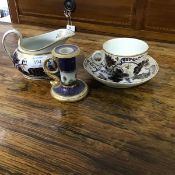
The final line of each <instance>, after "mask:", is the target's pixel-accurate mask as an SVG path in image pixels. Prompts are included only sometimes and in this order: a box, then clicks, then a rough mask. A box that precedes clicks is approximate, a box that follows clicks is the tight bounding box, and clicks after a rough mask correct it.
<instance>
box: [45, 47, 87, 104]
mask: <svg viewBox="0 0 175 175" xmlns="http://www.w3.org/2000/svg"><path fill="white" fill-rule="evenodd" d="M79 53H80V49H79V48H78V47H77V46H75V45H71V44H64V45H61V46H58V47H56V48H54V49H53V51H52V55H53V57H52V58H49V59H46V60H45V62H44V71H45V72H46V74H48V76H49V77H51V78H52V79H53V81H51V84H52V88H51V95H52V96H53V97H54V98H56V99H57V100H59V101H64V102H74V101H78V100H81V99H82V98H84V97H85V96H86V95H87V92H88V86H87V85H86V83H85V82H83V81H82V80H79V79H77V78H76V57H77V56H78V55H79ZM50 61H53V62H55V64H57V68H56V69H55V70H50V67H49V63H50ZM59 70H60V75H59Z"/></svg>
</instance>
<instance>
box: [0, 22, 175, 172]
mask: <svg viewBox="0 0 175 175" xmlns="http://www.w3.org/2000/svg"><path fill="white" fill-rule="evenodd" d="M13 27H15V28H17V29H18V30H19V31H21V32H22V34H23V35H24V36H26V37H29V36H33V35H38V34H41V33H45V32H47V31H51V30H52V29H48V28H42V27H33V26H29V25H14V26H13ZM11 28H12V26H11V25H7V24H2V23H1V24H0V40H1V39H2V36H3V33H4V32H5V31H7V30H8V29H11ZM109 38H111V37H108V36H99V35H92V34H83V33H77V35H76V36H75V37H74V38H71V39H70V40H69V43H73V44H77V45H78V46H80V48H81V50H82V55H81V57H80V59H79V62H78V69H79V70H78V73H79V74H78V77H79V78H81V79H83V80H84V81H86V82H87V84H88V85H89V89H90V91H89V94H88V96H87V98H85V99H84V100H82V101H80V102H76V103H61V102H59V101H56V100H55V99H53V98H52V97H51V95H50V92H49V91H50V87H51V86H50V84H49V81H31V80H27V79H25V78H23V76H22V74H21V73H20V72H18V70H16V69H15V68H14V67H13V64H12V63H11V61H10V60H9V59H8V57H7V55H6V54H5V53H4V51H3V48H2V46H1V47H0V174H1V175H174V174H175V55H174V54H175V52H174V51H175V45H173V44H166V43H157V42H148V43H149V45H150V52H149V54H150V55H151V56H153V57H154V58H155V59H156V60H157V62H158V63H159V66H160V70H159V73H158V74H157V76H156V77H155V78H153V79H152V80H150V81H149V82H147V83H145V84H143V85H141V86H138V87H134V88H130V89H113V88H110V87H106V86H104V85H102V84H100V83H99V82H97V81H96V80H94V79H93V78H92V77H91V76H90V75H89V74H88V73H87V72H86V71H85V70H84V69H83V67H82V62H83V59H84V57H86V56H88V55H90V54H91V53H92V52H93V51H94V50H97V49H101V48H102V43H103V42H104V41H105V40H107V39H109ZM15 41H16V38H15V37H14V36H13V35H12V36H11V37H10V38H9V42H10V44H11V47H12V48H15V47H16V42H15Z"/></svg>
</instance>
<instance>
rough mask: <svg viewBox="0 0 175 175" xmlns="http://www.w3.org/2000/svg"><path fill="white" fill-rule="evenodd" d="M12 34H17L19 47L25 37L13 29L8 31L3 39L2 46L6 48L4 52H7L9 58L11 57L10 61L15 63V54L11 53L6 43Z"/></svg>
mask: <svg viewBox="0 0 175 175" xmlns="http://www.w3.org/2000/svg"><path fill="white" fill-rule="evenodd" d="M11 33H14V34H16V35H17V37H18V38H19V40H18V46H19V45H20V43H21V42H22V38H23V37H22V34H21V33H20V32H19V31H18V30H15V29H12V30H8V31H7V32H6V33H5V34H4V36H3V38H2V45H3V47H4V50H5V52H6V53H7V54H8V56H9V57H10V59H11V60H12V61H13V54H11V53H10V51H9V49H8V47H7V43H6V38H7V36H8V35H9V34H11Z"/></svg>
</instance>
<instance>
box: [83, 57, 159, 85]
mask: <svg viewBox="0 0 175 175" xmlns="http://www.w3.org/2000/svg"><path fill="white" fill-rule="evenodd" d="M146 60H148V61H146V62H145V64H144V66H143V67H142V68H141V70H140V71H139V73H138V74H136V75H134V76H133V77H131V78H127V77H123V78H122V79H117V78H116V77H114V76H113V75H112V74H111V72H110V71H108V70H107V68H106V66H105V63H104V61H102V62H100V64H97V63H95V62H94V60H93V59H92V57H91V56H90V57H89V58H86V59H85V60H84V63H83V66H84V68H85V69H86V70H87V72H88V73H89V74H90V75H92V76H93V77H94V78H95V79H96V80H97V81H99V82H101V83H103V84H105V85H107V86H110V87H114V88H129V87H133V86H138V85H140V84H143V83H145V82H147V81H149V80H151V79H152V78H153V77H154V76H155V75H156V74H157V73H158V71H159V66H158V64H157V62H156V61H155V60H154V58H152V57H151V56H149V55H147V59H146Z"/></svg>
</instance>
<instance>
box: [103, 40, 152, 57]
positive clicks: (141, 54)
mask: <svg viewBox="0 0 175 175" xmlns="http://www.w3.org/2000/svg"><path fill="white" fill-rule="evenodd" d="M115 39H130V40H138V41H141V42H143V43H144V44H146V45H147V47H148V48H147V50H146V51H144V52H141V53H139V54H135V55H129V56H126V55H117V54H116V55H114V54H111V53H109V52H108V51H107V50H106V49H105V48H104V45H105V43H107V42H109V41H111V40H115ZM103 50H104V51H105V52H106V53H108V54H109V55H111V56H117V57H136V56H139V55H143V54H145V53H148V50H149V45H148V44H147V43H146V42H145V41H143V40H140V39H137V38H113V39H110V40H107V41H105V42H104V43H103Z"/></svg>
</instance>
